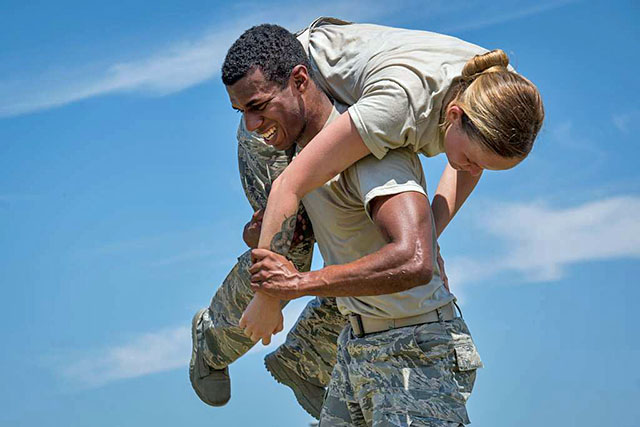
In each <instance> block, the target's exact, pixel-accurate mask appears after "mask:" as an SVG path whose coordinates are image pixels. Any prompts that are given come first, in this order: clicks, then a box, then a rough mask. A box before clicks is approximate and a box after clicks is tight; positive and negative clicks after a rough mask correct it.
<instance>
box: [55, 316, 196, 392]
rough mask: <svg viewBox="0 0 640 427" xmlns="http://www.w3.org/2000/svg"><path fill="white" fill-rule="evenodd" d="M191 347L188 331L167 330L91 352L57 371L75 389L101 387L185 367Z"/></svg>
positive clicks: (182, 329)
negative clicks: (75, 387) (114, 382)
mask: <svg viewBox="0 0 640 427" xmlns="http://www.w3.org/2000/svg"><path fill="white" fill-rule="evenodd" d="M190 346H191V332H190V330H189V328H188V327H177V328H170V329H164V330H160V331H158V332H153V333H148V334H143V335H140V336H137V337H134V338H132V339H131V340H130V341H128V342H126V343H124V344H121V345H116V346H113V347H108V348H104V349H95V350H92V351H89V352H87V354H85V355H83V356H80V357H78V358H76V359H75V360H71V361H69V362H67V363H65V364H63V365H61V366H58V367H57V368H56V369H57V370H58V372H57V373H58V374H60V375H61V376H62V377H63V378H64V379H65V380H67V381H70V382H71V383H72V384H74V385H75V386H79V387H87V388H93V387H99V386H101V385H104V384H107V383H109V382H112V381H116V380H121V379H126V378H135V377H140V376H143V375H148V374H153V373H157V372H163V371H168V370H171V369H175V368H179V367H182V366H185V364H186V363H187V360H188V359H189V355H190V348H191V347H190Z"/></svg>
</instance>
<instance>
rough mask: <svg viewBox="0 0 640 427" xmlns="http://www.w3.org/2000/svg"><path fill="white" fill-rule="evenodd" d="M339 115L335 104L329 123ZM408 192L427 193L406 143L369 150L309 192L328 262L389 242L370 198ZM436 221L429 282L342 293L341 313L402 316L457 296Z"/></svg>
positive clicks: (307, 199)
mask: <svg viewBox="0 0 640 427" xmlns="http://www.w3.org/2000/svg"><path fill="white" fill-rule="evenodd" d="M338 108H339V109H342V107H341V106H338ZM344 108H346V107H344ZM342 111H344V110H343V109H342ZM338 115H339V112H338V110H336V109H335V108H334V111H333V113H332V115H331V116H330V117H329V120H328V121H327V123H329V122H331V121H332V120H334V119H335V118H336V117H337V116H338ZM406 191H416V192H418V193H422V194H425V196H426V182H425V178H424V173H423V171H422V165H421V164H420V160H419V159H418V156H417V155H416V154H415V153H413V152H412V151H411V150H410V149H407V148H401V149H397V150H393V151H390V152H389V153H388V154H387V155H386V156H385V157H384V158H383V159H382V160H378V159H377V158H375V157H374V156H371V155H370V156H368V157H366V158H364V159H362V160H360V161H358V162H357V163H355V164H354V165H353V166H351V167H349V168H348V169H346V170H345V171H344V172H342V173H341V174H339V175H336V176H335V177H334V178H333V179H331V180H330V181H329V182H327V183H326V184H325V185H324V186H322V187H320V188H318V189H317V190H314V191H312V192H311V193H309V194H308V195H306V196H305V197H304V198H303V199H302V203H303V204H304V207H305V209H306V210H307V213H308V214H309V218H310V219H311V223H312V224H313V232H314V234H315V237H316V241H317V243H318V247H319V249H320V253H321V254H322V258H323V259H324V262H325V265H335V264H345V263H348V262H352V261H355V260H357V259H359V258H362V257H363V256H365V255H368V254H371V253H373V252H375V251H377V250H378V249H380V248H382V247H383V246H384V245H385V244H387V241H386V240H385V238H384V237H383V235H382V234H381V232H380V230H379V228H378V227H377V226H376V225H375V224H374V222H373V220H372V219H371V216H370V212H369V203H370V202H371V200H373V199H374V198H376V197H378V196H385V195H392V194H398V193H402V192H406ZM426 203H427V201H426V200H425V204H426ZM431 226H432V228H433V230H434V231H433V235H432V239H433V248H432V249H433V254H434V259H433V265H434V269H435V270H436V271H435V273H434V276H433V279H432V280H431V281H430V282H429V283H427V284H425V285H422V286H417V287H415V288H412V289H409V290H407V291H403V292H397V293H394V294H389V295H378V296H366V297H346V298H342V297H340V298H337V302H338V308H339V310H340V312H342V313H343V314H345V315H346V314H350V313H357V314H361V315H364V316H370V317H379V318H400V317H408V316H414V315H418V314H422V313H426V312H428V311H432V310H434V309H436V308H438V307H441V306H443V305H444V304H447V303H448V302H450V301H452V300H453V299H454V296H453V295H452V294H451V293H449V292H448V291H447V290H446V289H445V288H444V286H443V283H442V279H441V278H440V272H439V270H438V267H437V262H436V259H435V256H436V253H437V249H436V245H437V243H436V235H435V224H434V223H433V219H432V224H431Z"/></svg>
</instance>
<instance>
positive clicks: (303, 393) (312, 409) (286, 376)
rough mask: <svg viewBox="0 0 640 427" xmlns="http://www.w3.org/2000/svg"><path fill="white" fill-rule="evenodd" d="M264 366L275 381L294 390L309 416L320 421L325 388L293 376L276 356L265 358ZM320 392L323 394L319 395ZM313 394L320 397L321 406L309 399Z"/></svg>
mask: <svg viewBox="0 0 640 427" xmlns="http://www.w3.org/2000/svg"><path fill="white" fill-rule="evenodd" d="M264 366H265V368H267V371H269V373H270V374H271V376H272V377H273V379H274V380H276V381H277V382H278V383H280V384H282V385H285V386H287V387H289V388H291V389H292V390H293V394H294V395H295V396H296V400H297V401H298V403H299V404H300V406H302V408H303V409H304V410H305V411H306V412H307V413H308V414H309V415H311V416H312V417H313V418H315V419H317V420H319V419H320V410H321V409H322V401H323V399H324V389H323V388H321V387H318V386H315V385H313V384H310V383H309V382H308V381H306V380H304V379H302V378H300V377H299V376H298V375H297V374H292V373H291V372H290V371H289V370H288V369H287V368H286V367H284V366H282V364H281V363H280V361H279V360H278V358H277V357H276V356H275V355H274V354H268V355H267V356H266V357H265V358H264ZM320 390H321V392H320V393H318V391H320ZM313 394H316V395H319V396H320V406H318V405H317V404H315V403H314V402H313V401H312V400H311V399H309V397H308V396H309V395H313Z"/></svg>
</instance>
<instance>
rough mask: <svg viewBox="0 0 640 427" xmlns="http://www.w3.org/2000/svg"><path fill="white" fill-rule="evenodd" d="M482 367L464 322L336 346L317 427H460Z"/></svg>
mask: <svg viewBox="0 0 640 427" xmlns="http://www.w3.org/2000/svg"><path fill="white" fill-rule="evenodd" d="M480 367H482V362H481V361H480V357H479V355H478V352H477V350H476V348H475V345H474V344H473V341H472V339H471V335H470V334H469V330H468V329H467V326H466V324H465V323H464V320H462V318H456V319H454V320H452V321H447V322H435V323H428V324H424V325H418V326H409V327H405V328H398V329H392V330H390V331H385V332H379V333H376V334H371V335H367V336H365V337H363V338H355V337H353V335H352V332H351V326H348V327H346V328H345V329H344V330H343V331H342V333H341V335H340V337H339V338H338V356H337V365H336V368H335V369H334V371H333V374H332V379H331V384H330V385H329V388H328V390H327V394H326V397H325V403H324V407H323V408H322V413H321V417H320V426H321V427H329V426H332V427H333V426H373V427H381V426H398V427H399V426H405V427H408V426H412V427H415V426H461V425H465V424H468V423H469V418H468V415H467V410H466V407H465V404H466V401H467V399H468V398H469V395H470V394H471V391H472V389H473V384H474V382H475V378H476V369H477V368H480Z"/></svg>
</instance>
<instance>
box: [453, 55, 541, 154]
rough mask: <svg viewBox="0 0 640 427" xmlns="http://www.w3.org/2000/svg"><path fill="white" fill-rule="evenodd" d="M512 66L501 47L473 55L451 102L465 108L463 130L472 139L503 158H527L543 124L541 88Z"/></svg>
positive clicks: (462, 122)
mask: <svg viewBox="0 0 640 427" xmlns="http://www.w3.org/2000/svg"><path fill="white" fill-rule="evenodd" d="M508 65H509V57H508V56H507V54H506V53H504V51H502V50H500V49H496V50H493V51H491V52H487V53H485V54H483V55H476V56H474V57H473V58H471V59H470V60H469V61H468V62H467V63H466V64H465V66H464V68H463V69H462V77H461V82H460V85H461V86H460V90H459V92H458V93H457V94H456V96H455V98H454V99H453V100H452V101H451V103H450V104H449V105H457V106H459V107H460V108H461V109H462V110H463V112H464V114H463V115H462V121H461V125H462V130H463V131H464V132H465V133H466V134H467V136H469V137H470V138H471V139H472V140H476V141H478V142H480V143H481V144H482V145H483V146H484V147H485V148H488V149H489V150H490V151H492V152H494V153H496V154H498V155H500V156H502V157H506V158H524V157H526V156H527V154H529V152H530V151H531V148H532V147H533V142H534V140H535V139H536V136H537V134H538V131H539V130H540V128H541V127H542V121H543V120H544V107H543V105H542V98H541V97H540V92H538V88H536V86H535V85H534V84H533V83H531V82H530V81H529V80H527V79H526V78H524V77H522V76H521V75H519V74H516V73H515V72H513V71H509V70H508V69H507V66H508Z"/></svg>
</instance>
